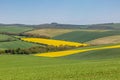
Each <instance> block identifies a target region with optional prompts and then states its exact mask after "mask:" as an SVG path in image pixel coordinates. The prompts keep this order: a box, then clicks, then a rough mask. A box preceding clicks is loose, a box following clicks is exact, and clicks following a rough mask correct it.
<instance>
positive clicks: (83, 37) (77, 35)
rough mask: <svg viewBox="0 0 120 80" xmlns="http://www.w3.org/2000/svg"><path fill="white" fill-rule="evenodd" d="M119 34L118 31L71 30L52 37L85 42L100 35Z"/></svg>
mask: <svg viewBox="0 0 120 80" xmlns="http://www.w3.org/2000/svg"><path fill="white" fill-rule="evenodd" d="M112 35H120V31H103V32H97V31H73V32H69V33H65V34H62V35H59V36H56V37H54V39H60V40H67V41H75V42H87V41H90V40H94V39H97V38H101V37H106V36H112Z"/></svg>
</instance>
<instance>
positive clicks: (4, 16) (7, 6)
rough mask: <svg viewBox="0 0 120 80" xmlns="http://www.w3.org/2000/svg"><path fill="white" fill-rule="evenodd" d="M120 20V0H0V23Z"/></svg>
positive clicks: (77, 22)
mask: <svg viewBox="0 0 120 80" xmlns="http://www.w3.org/2000/svg"><path fill="white" fill-rule="evenodd" d="M51 22H58V23H63V24H96V23H109V22H116V23H117V22H120V0H0V23H8V24H9V23H22V24H43V23H51Z"/></svg>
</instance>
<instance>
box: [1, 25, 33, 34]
mask: <svg viewBox="0 0 120 80" xmlns="http://www.w3.org/2000/svg"><path fill="white" fill-rule="evenodd" d="M32 29H33V28H31V27H18V26H6V27H5V26H4V27H2V26H0V32H10V33H21V32H25V31H28V30H32Z"/></svg>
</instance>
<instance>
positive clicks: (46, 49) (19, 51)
mask: <svg viewBox="0 0 120 80" xmlns="http://www.w3.org/2000/svg"><path fill="white" fill-rule="evenodd" d="M74 48H77V47H75V46H59V47H57V46H36V47H31V48H26V49H21V48H17V49H7V50H1V51H0V54H26V55H28V54H35V53H44V52H55V51H63V50H69V49H74Z"/></svg>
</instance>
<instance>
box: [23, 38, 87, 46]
mask: <svg viewBox="0 0 120 80" xmlns="http://www.w3.org/2000/svg"><path fill="white" fill-rule="evenodd" d="M21 40H24V41H28V42H35V43H42V44H47V45H53V46H61V45H62V46H65V45H67V46H76V47H78V46H88V45H87V44H82V43H78V42H70V41H62V40H53V39H43V38H22V39H21Z"/></svg>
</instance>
